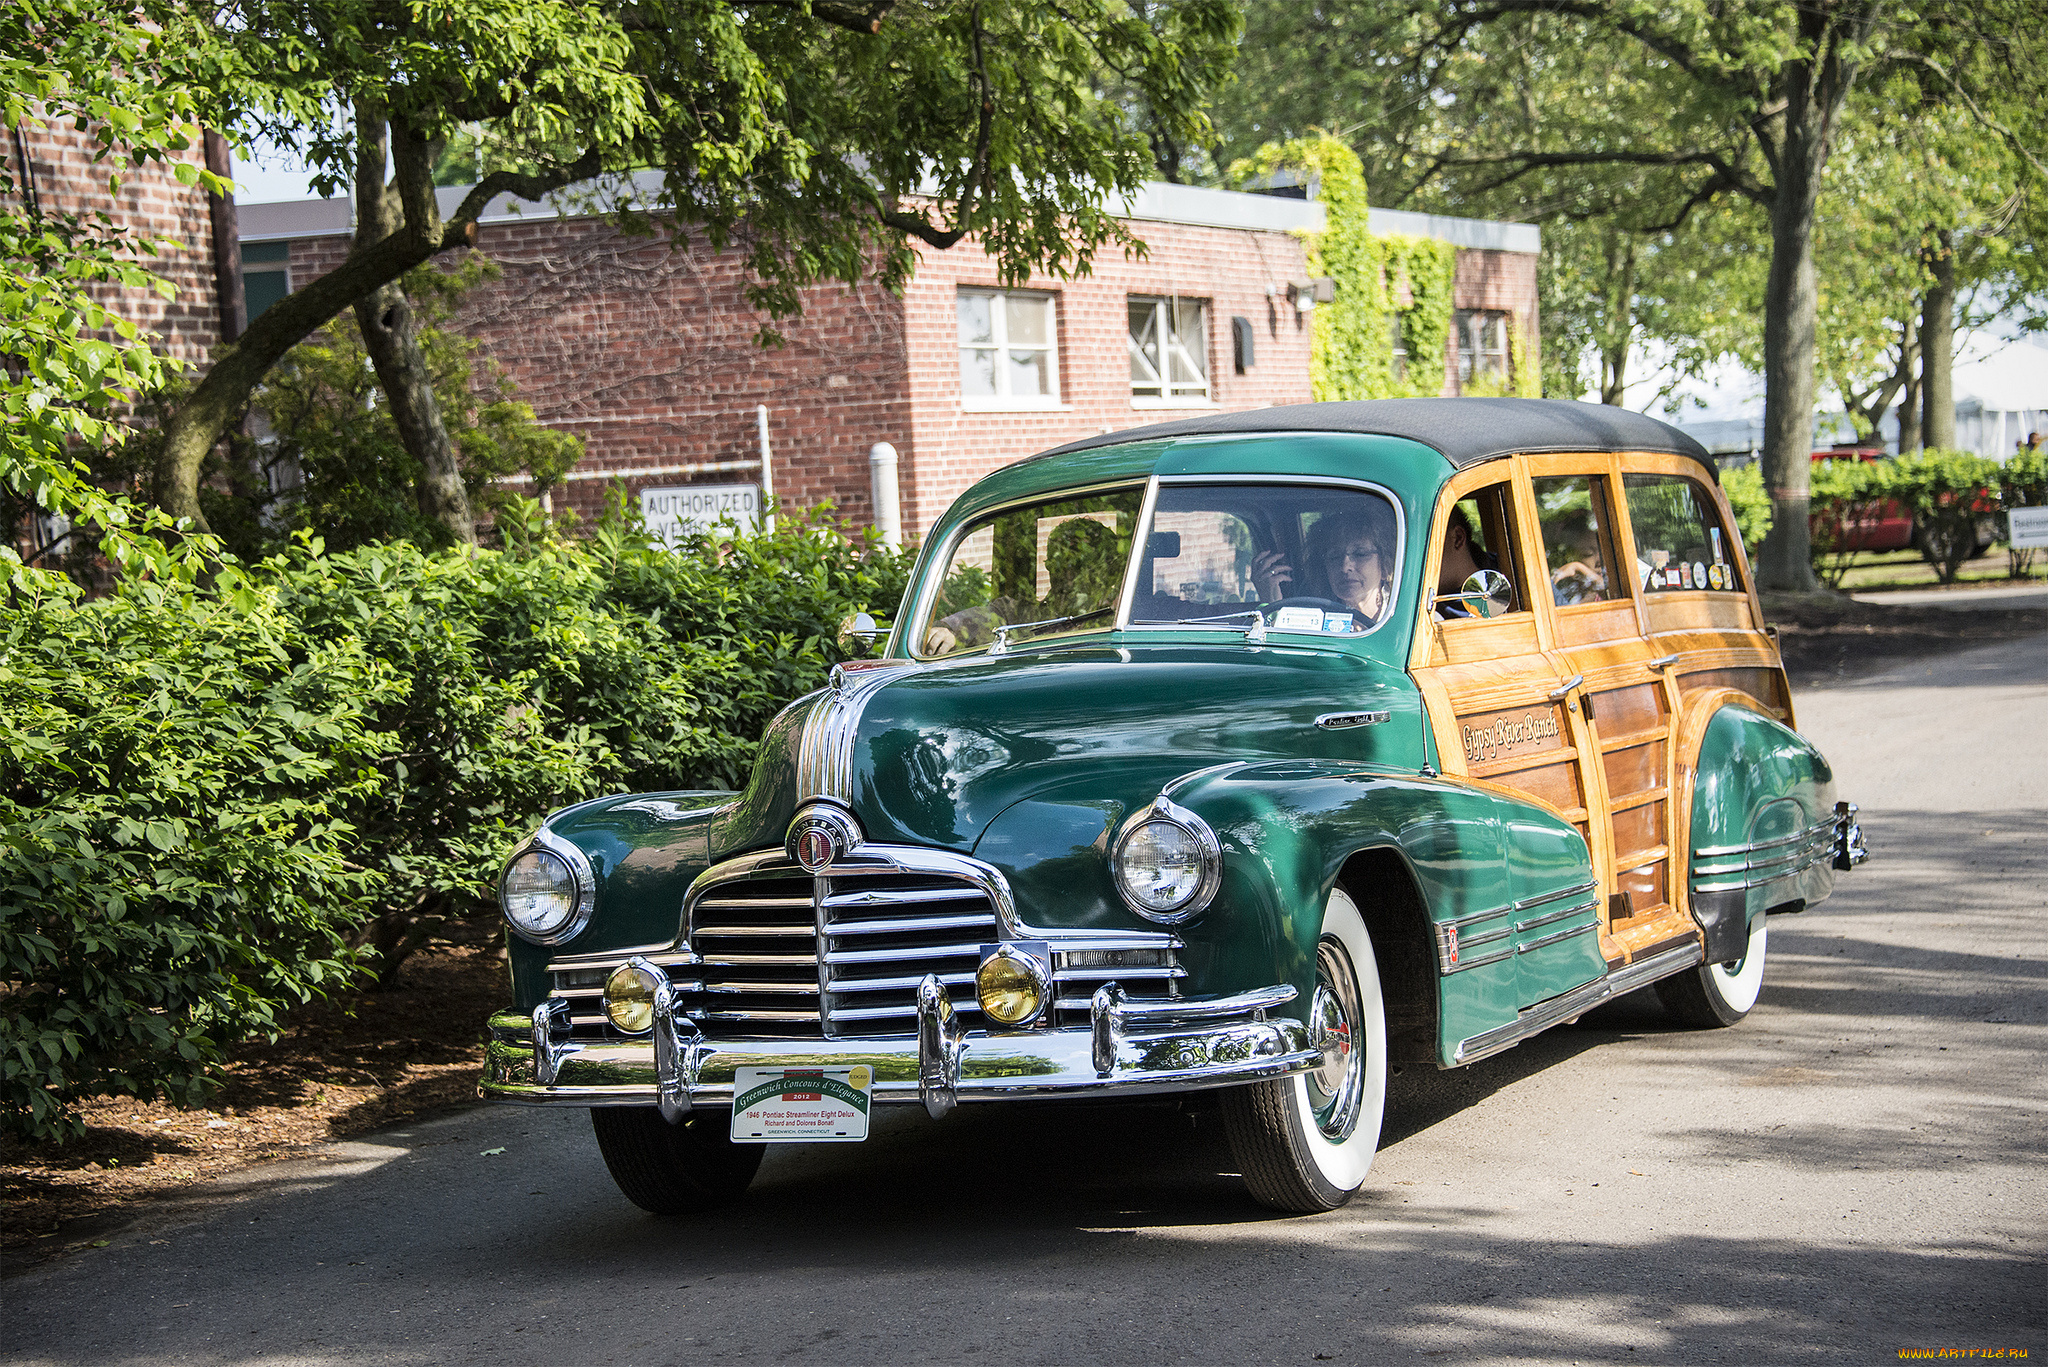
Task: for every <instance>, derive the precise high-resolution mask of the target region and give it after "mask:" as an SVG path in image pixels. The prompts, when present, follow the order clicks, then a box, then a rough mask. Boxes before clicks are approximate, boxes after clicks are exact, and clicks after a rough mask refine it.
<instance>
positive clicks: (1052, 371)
mask: <svg viewBox="0 0 2048 1367" xmlns="http://www.w3.org/2000/svg"><path fill="white" fill-rule="evenodd" d="M969 298H980V299H987V300H989V301H990V304H989V336H990V337H991V338H992V339H993V340H991V341H990V342H989V343H987V344H986V345H980V344H975V345H970V344H968V343H964V342H959V341H958V340H957V339H958V337H959V328H960V301H961V300H963V299H969ZM1013 299H1018V300H1030V301H1034V302H1037V303H1041V304H1043V305H1044V306H1045V311H1046V318H1045V342H1044V343H1043V344H1042V345H1041V344H1038V343H1026V344H1024V345H1019V346H1012V345H1011V344H1010V337H1009V333H1010V309H1009V304H1010V301H1011V300H1013ZM1059 321H1060V311H1059V296H1058V295H1057V294H1053V293H1049V292H1046V291H1042V290H1000V289H988V288H984V287H981V286H968V285H963V286H961V287H960V288H959V289H958V290H957V291H955V293H954V296H953V329H954V333H953V335H954V337H955V339H956V341H955V347H954V354H955V357H956V359H957V357H958V354H959V353H960V352H963V351H992V352H994V353H995V355H996V367H995V374H996V392H995V393H994V394H969V393H967V392H966V388H965V386H964V385H963V386H962V388H961V394H960V409H961V411H962V412H966V413H1006V412H1018V411H1032V412H1038V411H1043V410H1046V409H1053V410H1056V411H1057V410H1063V409H1065V408H1066V407H1067V405H1066V404H1064V403H1062V402H1061V401H1060V330H1059ZM1012 351H1042V352H1044V353H1045V375H1046V383H1047V384H1048V385H1049V386H1050V388H1051V392H1050V393H1046V394H1022V395H1012V394H1010V393H1009V388H1010V370H1009V367H1008V366H1007V365H1005V364H1004V361H1003V358H1004V357H1005V355H1006V354H1007V353H1009V352H1012Z"/></svg>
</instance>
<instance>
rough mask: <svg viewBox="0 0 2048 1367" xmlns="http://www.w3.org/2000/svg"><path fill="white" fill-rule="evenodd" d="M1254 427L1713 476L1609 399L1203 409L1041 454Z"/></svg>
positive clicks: (1651, 424) (1478, 456) (1693, 448)
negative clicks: (1625, 454)
mask: <svg viewBox="0 0 2048 1367" xmlns="http://www.w3.org/2000/svg"><path fill="white" fill-rule="evenodd" d="M1257 432H1359V433H1366V434H1370V435H1374V436H1387V437H1406V438H1407V439H1408V440H1410V441H1417V442H1421V443H1422V444H1423V445H1424V446H1428V447H1431V448H1433V449H1435V450H1437V451H1439V452H1441V453H1442V454H1443V456H1444V458H1445V459H1446V460H1448V461H1450V462H1451V464H1453V465H1456V466H1459V467H1461V468H1462V467H1464V466H1467V465H1476V464H1477V463H1479V462H1480V461H1482V460H1491V459H1493V458H1494V457H1495V456H1506V455H1512V454H1514V453H1516V452H1521V451H1659V452H1668V453H1669V454H1671V455H1677V456H1690V457H1692V458H1693V459H1694V460H1696V461H1698V462H1700V464H1702V465H1704V466H1705V467H1706V468H1707V470H1708V471H1709V472H1710V473H1716V467H1715V465H1714V458H1713V457H1712V456H1710V455H1708V454H1707V448H1706V447H1704V446H1701V445H1700V444H1699V443H1698V442H1696V441H1694V440H1693V439H1692V438H1691V437H1688V436H1687V435H1685V433H1683V432H1681V431H1679V430H1678V429H1677V428H1675V427H1672V426H1670V425H1669V424H1666V423H1661V422H1658V421H1657V420H1656V419H1655V418H1649V417H1645V416H1643V415H1642V414H1641V413H1631V412H1630V411H1629V410H1628V409H1626V408H1613V407H1610V406H1608V405H1607V404H1598V403H1577V402H1573V401H1571V400H1566V399H1355V400H1353V399H1347V400H1343V401H1340V402H1335V403H1297V404H1289V405H1287V406H1285V407H1282V408H1254V409H1249V410H1247V411H1245V412H1241V413H1214V414H1205V415H1203V416H1201V417H1198V418H1181V419H1179V420H1177V421H1174V422H1161V423H1154V424H1152V425H1151V426H1150V427H1133V428H1130V429H1128V430H1126V431H1122V432H1105V433H1104V434H1102V435H1101V436H1099V437H1084V438H1083V439H1082V440H1080V441H1072V442H1068V443H1067V444H1066V445H1065V446H1060V447H1055V448H1054V449H1053V450H1051V451H1047V452H1045V453H1044V454H1045V455H1048V456H1057V455H1064V454H1066V453H1067V452H1069V451H1086V450H1088V449H1090V448H1091V447H1097V446H1114V445H1119V444H1121V443H1123V442H1131V441H1160V440H1164V439H1167V438H1171V437H1206V436H1223V435H1240V434H1241V435H1249V434H1252V433H1257Z"/></svg>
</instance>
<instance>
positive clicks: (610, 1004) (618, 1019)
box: [604, 963, 664, 1035]
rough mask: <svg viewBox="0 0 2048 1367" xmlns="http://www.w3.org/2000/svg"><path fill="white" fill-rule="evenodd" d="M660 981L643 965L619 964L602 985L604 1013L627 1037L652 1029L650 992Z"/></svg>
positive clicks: (651, 996)
mask: <svg viewBox="0 0 2048 1367" xmlns="http://www.w3.org/2000/svg"><path fill="white" fill-rule="evenodd" d="M663 983H664V979H662V978H661V977H659V976H658V975H657V974H656V973H655V972H654V970H653V969H651V968H649V967H648V966H646V965H645V964H641V963H630V964H620V965H619V966H618V967H617V968H616V969H614V970H613V971H612V975H611V977H609V978H607V979H606V980H605V984H604V1013H605V1015H607V1016H609V1017H611V1022H612V1024H613V1025H616V1026H617V1027H618V1028H619V1029H621V1030H623V1031H625V1032H626V1033H627V1034H629V1035H644V1034H646V1033H647V1032H648V1031H649V1030H652V1029H653V1028H654V993H655V991H656V989H658V988H660V987H661V986H663Z"/></svg>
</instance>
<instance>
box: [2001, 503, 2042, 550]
mask: <svg viewBox="0 0 2048 1367" xmlns="http://www.w3.org/2000/svg"><path fill="white" fill-rule="evenodd" d="M2006 517H2007V518H2008V519H2009V523H2008V525H2009V526H2010V528H2011V530H2012V540H2011V541H2010V542H2008V543H2007V544H2008V545H2010V546H2011V547H2012V548H2013V549H2014V550H2016V551H2023V550H2026V549H2027V548H2028V547H2030V546H2048V508H2014V509H2013V510H2012V511H2010V512H2008V513H2007V514H2006Z"/></svg>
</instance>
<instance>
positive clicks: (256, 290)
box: [242, 242, 292, 323]
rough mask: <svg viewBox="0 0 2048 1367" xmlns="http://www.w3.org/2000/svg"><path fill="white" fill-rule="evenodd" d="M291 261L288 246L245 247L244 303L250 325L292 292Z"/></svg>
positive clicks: (262, 244) (254, 244)
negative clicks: (264, 311)
mask: <svg viewBox="0 0 2048 1367" xmlns="http://www.w3.org/2000/svg"><path fill="white" fill-rule="evenodd" d="M291 259H292V244H291V243H289V242H245V243H243V244H242V299H243V301H244V302H245V303H247V305H248V308H249V321H250V322H252V323H253V322H255V321H256V315H257V314H259V313H261V312H263V310H265V309H267V308H269V307H270V306H271V305H272V304H275V303H276V302H277V301H278V300H280V299H282V298H284V297H285V296H286V295H287V294H290V293H291V292H292V268H291Z"/></svg>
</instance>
